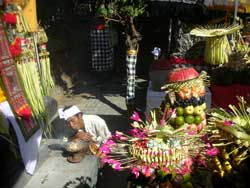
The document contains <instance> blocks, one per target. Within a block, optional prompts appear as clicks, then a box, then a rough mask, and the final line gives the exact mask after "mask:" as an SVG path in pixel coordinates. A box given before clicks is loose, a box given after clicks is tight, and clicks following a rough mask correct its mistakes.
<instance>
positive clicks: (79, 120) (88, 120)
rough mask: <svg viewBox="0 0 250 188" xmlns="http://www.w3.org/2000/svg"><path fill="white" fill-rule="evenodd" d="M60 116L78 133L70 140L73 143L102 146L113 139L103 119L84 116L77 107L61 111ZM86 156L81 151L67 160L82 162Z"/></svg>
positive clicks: (95, 116) (94, 116)
mask: <svg viewBox="0 0 250 188" xmlns="http://www.w3.org/2000/svg"><path fill="white" fill-rule="evenodd" d="M59 115H60V117H61V118H64V119H65V120H66V122H67V125H68V126H69V127H70V128H71V129H73V130H75V131H76V133H75V135H73V137H72V138H71V139H70V141H71V142H72V141H76V140H81V141H84V142H87V143H95V145H97V146H100V145H101V144H102V143H103V142H105V141H106V140H107V139H108V138H109V137H111V133H110V131H109V129H108V127H107V125H106V122H105V121H104V120H103V119H102V118H101V117H99V116H97V115H87V114H83V113H82V112H81V111H80V109H79V108H78V107H77V106H75V105H73V106H69V107H65V108H64V109H61V110H59ZM84 154H85V153H84V152H82V151H79V152H78V153H75V154H74V155H72V156H69V157H68V158H67V160H68V161H69V162H73V163H77V162H80V161H81V160H82V159H83V157H84Z"/></svg>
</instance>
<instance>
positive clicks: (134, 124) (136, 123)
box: [131, 121, 141, 128]
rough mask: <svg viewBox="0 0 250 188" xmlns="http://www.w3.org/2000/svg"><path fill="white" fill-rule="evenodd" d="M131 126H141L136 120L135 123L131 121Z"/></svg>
mask: <svg viewBox="0 0 250 188" xmlns="http://www.w3.org/2000/svg"><path fill="white" fill-rule="evenodd" d="M131 126H132V127H134V128H140V127H141V126H140V124H139V123H138V122H137V121H134V122H133V123H131Z"/></svg>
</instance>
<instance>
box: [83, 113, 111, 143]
mask: <svg viewBox="0 0 250 188" xmlns="http://www.w3.org/2000/svg"><path fill="white" fill-rule="evenodd" d="M82 119H83V121H84V125H85V130H86V132H88V133H90V134H91V135H92V136H93V140H94V141H96V142H97V143H99V144H101V143H103V142H105V141H106V140H107V139H108V138H109V137H111V133H110V131H109V129H108V126H107V124H106V122H105V121H104V120H103V119H102V118H101V117H99V116H97V115H87V114H83V115H82Z"/></svg>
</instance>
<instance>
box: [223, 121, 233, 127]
mask: <svg viewBox="0 0 250 188" xmlns="http://www.w3.org/2000/svg"><path fill="white" fill-rule="evenodd" d="M234 124H235V123H234V122H233V121H231V120H224V125H225V126H229V127H230V126H232V125H234Z"/></svg>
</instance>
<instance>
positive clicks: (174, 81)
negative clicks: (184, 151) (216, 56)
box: [162, 67, 207, 134]
mask: <svg viewBox="0 0 250 188" xmlns="http://www.w3.org/2000/svg"><path fill="white" fill-rule="evenodd" d="M206 84H207V74H206V73H205V72H201V73H200V74H199V73H198V72H197V71H196V70H195V69H194V68H190V67H189V68H187V67H186V68H175V69H173V70H172V71H171V72H170V73H169V75H168V78H167V84H166V85H165V86H163V87H162V89H163V90H166V93H167V94H166V97H165V101H164V102H163V105H162V108H163V110H164V108H165V107H166V105H170V106H171V108H172V109H176V117H175V118H173V119H172V120H171V122H170V124H171V125H172V126H173V127H174V128H179V127H181V126H183V125H185V126H187V127H188V128H189V129H190V130H191V131H192V132H193V133H194V134H195V133H197V132H199V131H201V130H202V129H203V128H204V126H205V125H206V114H205V110H206V102H205V93H206V88H205V86H206Z"/></svg>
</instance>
